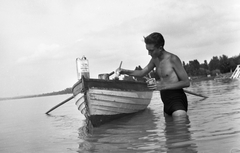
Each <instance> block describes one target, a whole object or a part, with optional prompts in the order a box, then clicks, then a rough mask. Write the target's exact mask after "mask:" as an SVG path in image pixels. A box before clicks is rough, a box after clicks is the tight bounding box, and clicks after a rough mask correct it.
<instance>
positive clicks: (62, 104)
mask: <svg viewBox="0 0 240 153" xmlns="http://www.w3.org/2000/svg"><path fill="white" fill-rule="evenodd" d="M73 97H74V96H71V97H69V98H68V99H66V100H64V101H63V102H61V103H59V104H57V105H56V106H54V107H53V108H51V109H50V110H49V111H47V112H46V113H45V114H49V113H50V112H51V111H53V110H54V109H56V108H58V107H59V106H61V105H63V104H65V103H66V102H68V101H69V100H71V99H73Z"/></svg>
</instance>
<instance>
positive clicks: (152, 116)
mask: <svg viewBox="0 0 240 153" xmlns="http://www.w3.org/2000/svg"><path fill="white" fill-rule="evenodd" d="M158 111H159V110H158ZM159 112H160V111H159ZM159 112H156V111H155V110H152V109H150V108H148V109H146V110H145V111H143V112H140V113H138V114H135V115H130V116H127V117H125V118H122V119H119V120H116V121H113V122H111V123H109V124H105V125H102V126H100V127H98V128H90V129H86V127H85V128H84V127H81V128H80V129H79V138H80V140H81V142H80V143H79V150H78V152H98V153H99V152H117V153H118V152H124V153H128V152H129V153H130V152H150V151H151V152H169V153H170V152H175V151H177V152H191V153H192V152H196V150H195V148H196V145H195V144H194V143H193V141H191V133H190V132H189V127H190V121H189V119H188V117H187V118H184V119H180V120H173V118H171V117H166V118H165V117H163V116H162V115H160V113H159ZM182 147H184V149H182Z"/></svg>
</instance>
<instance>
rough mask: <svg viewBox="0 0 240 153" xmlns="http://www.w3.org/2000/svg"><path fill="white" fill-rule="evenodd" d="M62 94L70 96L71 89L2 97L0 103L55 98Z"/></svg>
mask: <svg viewBox="0 0 240 153" xmlns="http://www.w3.org/2000/svg"><path fill="white" fill-rule="evenodd" d="M64 94H72V88H66V89H64V90H61V91H56V92H50V93H43V94H37V95H26V96H15V97H2V98H0V101H2V100H11V99H12V100H14V99H25V98H36V97H46V96H56V95H64Z"/></svg>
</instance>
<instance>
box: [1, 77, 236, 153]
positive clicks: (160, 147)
mask: <svg viewBox="0 0 240 153" xmlns="http://www.w3.org/2000/svg"><path fill="white" fill-rule="evenodd" d="M187 90H189V91H192V92H195V93H199V94H204V95H207V96H209V98H207V99H203V98H201V97H198V96H194V95H190V94H187V96H188V99H189V111H188V118H186V119H179V120H174V119H173V118H171V117H164V116H163V112H162V109H163V106H162V102H161V100H160V98H159V93H158V92H155V94H154V97H153V99H152V101H151V104H150V105H149V107H148V108H147V109H146V110H144V111H142V112H140V113H137V114H135V115H131V116H127V117H124V118H122V119H119V120H115V121H113V122H110V123H108V124H105V125H102V126H100V127H97V128H91V127H89V128H86V126H85V122H84V117H83V115H81V114H80V112H78V111H77V108H76V106H75V105H74V101H73V100H72V101H69V102H68V103H66V104H64V105H63V106H61V107H59V108H58V109H56V110H54V111H53V112H51V113H50V114H51V115H50V116H48V115H45V112H46V111H47V110H49V109H50V108H51V107H53V106H54V105H56V104H58V103H60V102H61V101H63V100H65V99H67V98H68V97H70V96H71V95H62V96H52V97H41V98H32V99H19V100H7V101H0V106H1V107H0V121H1V122H0V129H1V130H0V152H4V153H5V152H10V153H12V152H14V153H15V152H24V153H26V152H29V153H35V152H44V153H48V152H49V153H50V152H51V153H55V152H56V153H59V152H63V153H68V152H79V153H80V152H86V153H88V152H89V153H90V152H96V153H99V152H100V153H101V152H102V153H106V152H114V153H118V152H119V153H121V152H122V153H128V152H129V153H132V152H146V153H155V152H156V153H158V152H163V153H164V152H166V153H172V152H173V153H175V152H177V153H181V152H182V153H188V152H189V153H195V152H198V153H235V152H240V80H233V81H231V80H218V81H216V80H215V81H214V80H212V81H203V82H197V83H192V85H191V87H190V88H188V89H187Z"/></svg>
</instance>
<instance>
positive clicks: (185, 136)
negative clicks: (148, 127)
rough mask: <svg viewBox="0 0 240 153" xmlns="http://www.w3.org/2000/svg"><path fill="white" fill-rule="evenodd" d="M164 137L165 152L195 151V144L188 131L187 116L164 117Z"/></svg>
mask: <svg viewBox="0 0 240 153" xmlns="http://www.w3.org/2000/svg"><path fill="white" fill-rule="evenodd" d="M165 124H166V126H165V137H166V148H167V153H171V152H172V153H175V152H177V153H195V152H197V151H196V148H197V146H196V144H195V143H194V141H193V140H192V138H191V132H190V131H189V128H190V127H191V125H190V120H189V117H188V116H187V117H177V118H172V117H169V116H166V117H165Z"/></svg>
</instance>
